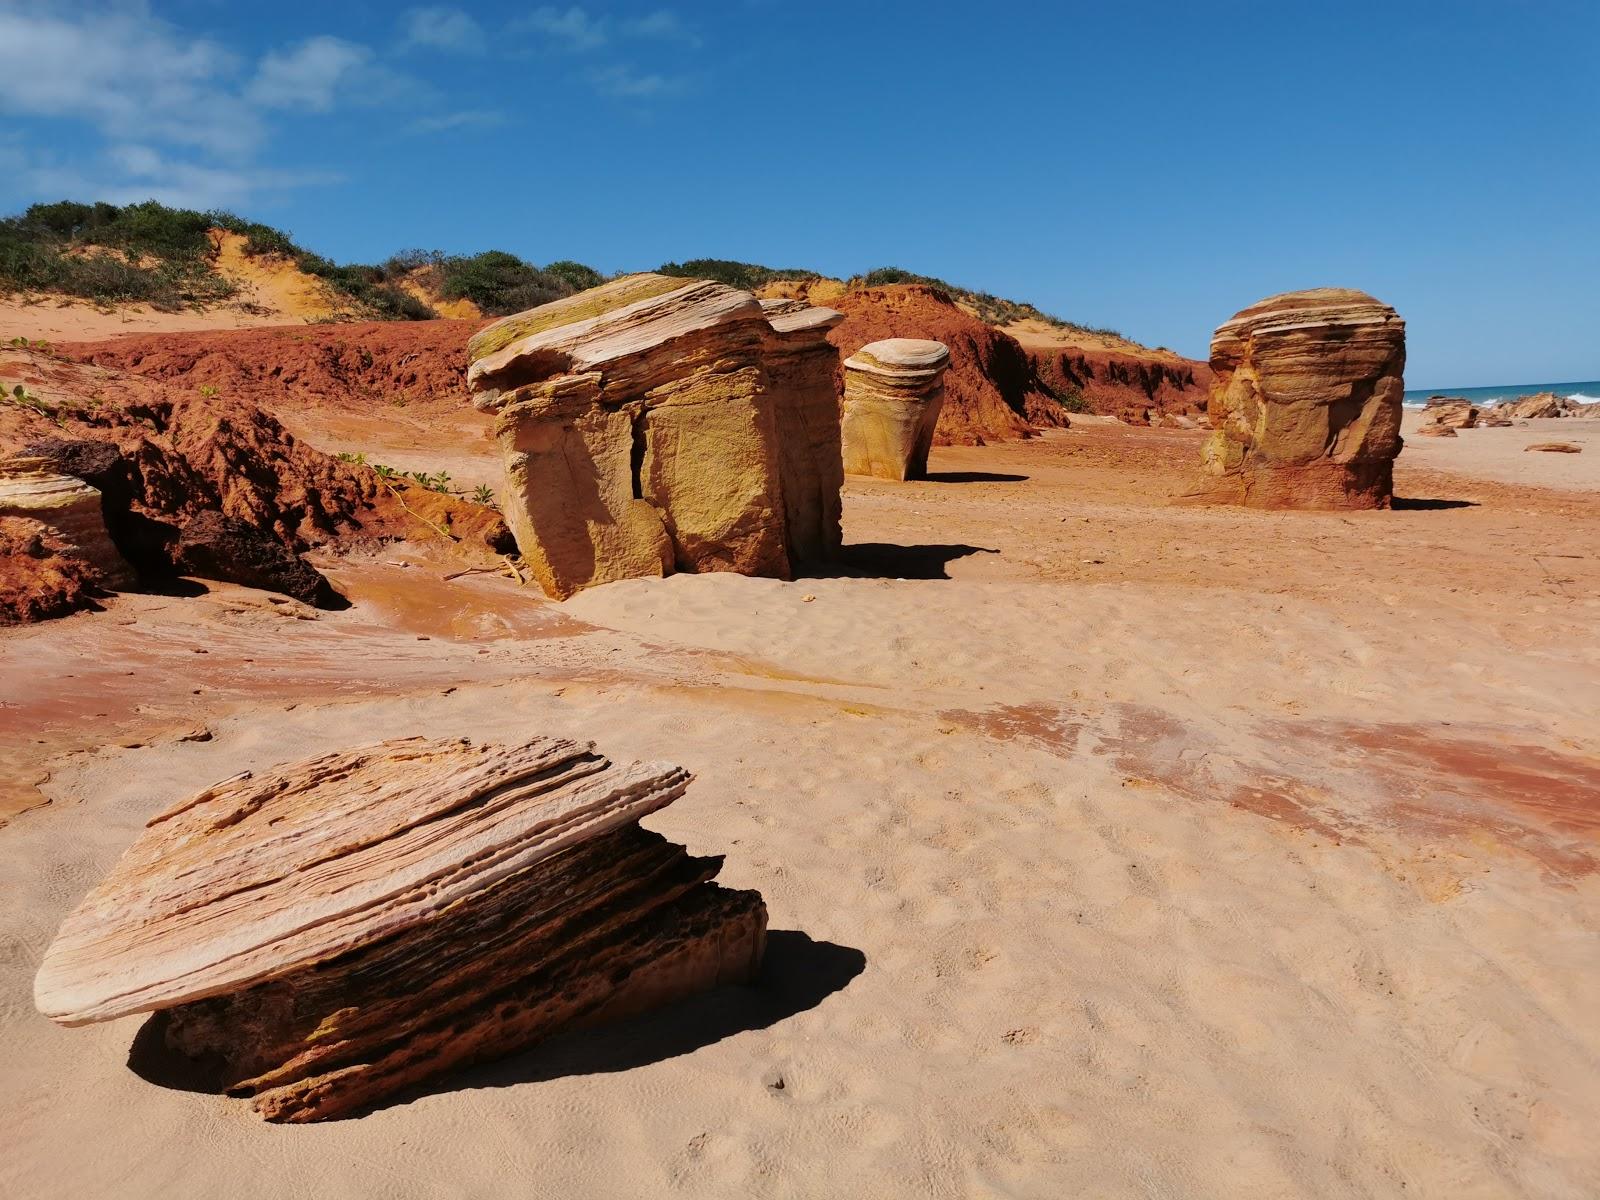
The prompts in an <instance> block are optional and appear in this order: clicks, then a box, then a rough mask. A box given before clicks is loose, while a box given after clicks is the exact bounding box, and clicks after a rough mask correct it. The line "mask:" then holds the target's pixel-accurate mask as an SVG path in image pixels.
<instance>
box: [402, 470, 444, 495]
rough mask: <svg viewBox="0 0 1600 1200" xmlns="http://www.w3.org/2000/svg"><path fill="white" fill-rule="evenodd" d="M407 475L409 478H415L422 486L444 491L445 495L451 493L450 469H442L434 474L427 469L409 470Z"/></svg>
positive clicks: (432, 490) (431, 489)
mask: <svg viewBox="0 0 1600 1200" xmlns="http://www.w3.org/2000/svg"><path fill="white" fill-rule="evenodd" d="M406 475H407V477H408V478H410V479H413V480H415V481H416V482H417V483H418V484H420V485H421V486H422V487H425V488H427V489H428V490H429V491H430V492H442V493H444V494H445V495H449V494H450V472H449V471H440V472H438V473H437V474H434V475H430V474H428V473H427V472H426V471H407V472H406Z"/></svg>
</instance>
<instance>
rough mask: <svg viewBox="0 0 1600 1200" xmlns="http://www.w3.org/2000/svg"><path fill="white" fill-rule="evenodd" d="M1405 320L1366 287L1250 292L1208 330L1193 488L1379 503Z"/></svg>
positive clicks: (1387, 480) (1393, 448)
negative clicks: (1207, 371) (1204, 414)
mask: <svg viewBox="0 0 1600 1200" xmlns="http://www.w3.org/2000/svg"><path fill="white" fill-rule="evenodd" d="M1405 362H1406V343H1405V322H1404V321H1403V320H1401V318H1400V316H1399V314H1397V313H1396V312H1395V311H1394V309H1392V308H1390V307H1389V306H1388V305H1387V304H1382V303H1380V302H1379V301H1377V300H1374V299H1373V298H1372V297H1371V296H1368V295H1367V294H1366V293H1364V292H1358V291H1352V290H1349V289H1346V288H1316V289H1312V290H1310V291H1304V292H1288V293H1285V294H1283V295H1280V296H1272V297H1269V298H1268V299H1266V300H1262V301H1261V302H1260V303H1258V304H1253V305H1251V306H1250V307H1249V308H1246V309H1244V310H1243V311H1242V312H1239V313H1238V314H1236V315H1235V316H1234V317H1233V318H1232V319H1231V320H1229V321H1226V322H1224V323H1223V324H1222V325H1221V326H1219V327H1218V329H1217V331H1216V334H1215V336H1214V337H1213V338H1212V340H1211V369H1212V371H1213V372H1214V373H1215V376H1216V380H1215V382H1214V384H1213V385H1212V391H1211V400H1210V405H1209V409H1208V411H1209V413H1210V416H1211V421H1212V425H1213V426H1214V429H1213V432H1212V434H1211V438H1210V440H1209V441H1208V442H1207V444H1206V449H1205V454H1204V461H1205V466H1206V470H1207V471H1208V472H1209V473H1210V474H1211V475H1213V476H1215V477H1216V478H1215V480H1214V482H1212V483H1211V484H1210V485H1209V486H1208V487H1206V488H1205V489H1204V490H1203V491H1202V493H1201V494H1200V495H1198V496H1196V497H1192V498H1198V499H1209V500H1218V501H1223V502H1231V503H1239V504H1247V505H1251V506H1254V507H1260V508H1387V507H1388V505H1389V500H1390V497H1391V495H1392V493H1393V475H1394V459H1395V456H1396V455H1397V454H1399V453H1400V447H1401V444H1402V443H1401V440H1400V413H1401V397H1402V394H1403V392H1404V390H1405V383H1404V379H1403V376H1404V373H1405Z"/></svg>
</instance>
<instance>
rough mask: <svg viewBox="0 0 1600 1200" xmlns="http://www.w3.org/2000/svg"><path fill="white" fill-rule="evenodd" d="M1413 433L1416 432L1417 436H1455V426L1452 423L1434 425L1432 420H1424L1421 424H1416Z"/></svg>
mask: <svg viewBox="0 0 1600 1200" xmlns="http://www.w3.org/2000/svg"><path fill="white" fill-rule="evenodd" d="M1415 433H1416V435H1417V436H1418V437H1455V436H1457V434H1456V427H1455V426H1454V425H1436V424H1435V423H1434V422H1432V421H1424V422H1423V423H1422V424H1421V425H1418V426H1417V428H1416V430H1415Z"/></svg>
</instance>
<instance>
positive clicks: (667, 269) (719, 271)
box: [656, 258, 819, 292]
mask: <svg viewBox="0 0 1600 1200" xmlns="http://www.w3.org/2000/svg"><path fill="white" fill-rule="evenodd" d="M656 273H657V274H659V275H672V276H674V277H677V278H683V279H715V280H716V281H717V282H718V283H725V284H727V285H728V286H729V287H736V288H742V289H743V290H745V291H747V292H749V291H754V290H755V289H756V288H758V287H760V286H761V285H762V284H764V283H771V282H772V281H773V280H774V279H789V280H803V279H816V278H819V276H818V275H817V273H816V272H815V271H802V270H800V269H798V268H795V267H763V266H762V265H761V264H759V263H746V262H736V261H735V260H733V259H730V258H691V259H689V260H688V261H687V262H681V263H676V262H669V263H662V264H661V265H660V266H659V267H657V268H656Z"/></svg>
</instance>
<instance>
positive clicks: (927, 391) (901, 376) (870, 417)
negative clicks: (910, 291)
mask: <svg viewBox="0 0 1600 1200" xmlns="http://www.w3.org/2000/svg"><path fill="white" fill-rule="evenodd" d="M949 362H950V351H949V349H948V348H946V346H945V345H944V343H942V342H930V341H923V340H921V339H918V338H888V339H886V340H884V341H881V342H870V343H868V344H867V345H865V346H863V347H861V349H859V350H857V351H856V352H855V353H854V354H852V355H851V356H850V357H849V358H847V359H846V360H845V364H844V430H843V435H844V469H845V473H846V474H847V475H873V476H876V477H877V478H879V479H897V480H905V479H921V478H923V477H924V476H925V475H926V474H927V473H928V451H929V450H930V449H932V447H933V432H934V428H935V427H936V426H937V425H938V423H939V409H940V407H941V406H942V405H943V403H944V371H945V367H946V366H947V365H948V364H949Z"/></svg>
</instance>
